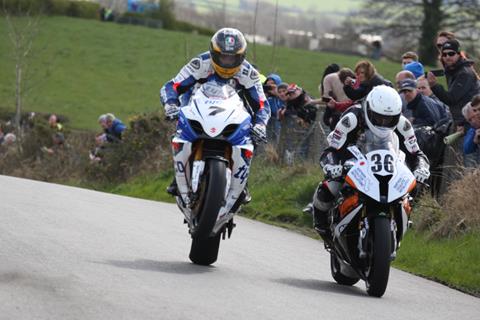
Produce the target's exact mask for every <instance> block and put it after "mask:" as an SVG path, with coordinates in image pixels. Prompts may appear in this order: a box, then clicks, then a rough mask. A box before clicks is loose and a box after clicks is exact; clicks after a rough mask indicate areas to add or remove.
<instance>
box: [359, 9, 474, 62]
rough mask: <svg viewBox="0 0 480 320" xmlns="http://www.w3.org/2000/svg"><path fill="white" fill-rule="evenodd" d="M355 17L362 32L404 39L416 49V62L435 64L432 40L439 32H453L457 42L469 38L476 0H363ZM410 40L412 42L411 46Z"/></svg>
mask: <svg viewBox="0 0 480 320" xmlns="http://www.w3.org/2000/svg"><path fill="white" fill-rule="evenodd" d="M364 8H365V9H363V10H361V11H359V12H358V13H357V15H356V18H355V20H356V23H357V26H358V27H359V29H360V30H362V31H363V32H377V33H378V32H383V33H384V34H385V35H386V36H390V37H393V38H396V39H399V38H402V37H403V38H405V39H407V41H409V43H410V44H413V45H415V46H416V47H417V48H418V53H419V56H420V60H421V61H422V62H423V63H425V64H430V65H433V64H435V61H436V58H437V51H436V48H435V37H436V35H437V33H438V32H439V31H441V30H448V31H452V32H455V33H456V34H457V35H458V37H459V38H460V39H465V40H475V39H471V36H469V34H471V32H469V31H472V30H475V29H476V28H478V21H480V10H479V1H478V0H367V1H365V4H364ZM412 40H413V43H412Z"/></svg>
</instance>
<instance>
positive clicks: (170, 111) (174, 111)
mask: <svg viewBox="0 0 480 320" xmlns="http://www.w3.org/2000/svg"><path fill="white" fill-rule="evenodd" d="M179 112H180V108H179V107H178V106H177V105H176V104H173V103H167V104H165V117H167V119H170V120H173V119H175V118H176V117H177V116H178V113H179Z"/></svg>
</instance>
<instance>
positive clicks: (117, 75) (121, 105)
mask: <svg viewBox="0 0 480 320" xmlns="http://www.w3.org/2000/svg"><path fill="white" fill-rule="evenodd" d="M209 40H210V39H209V38H208V37H205V36H199V35H193V34H189V33H181V32H173V31H165V30H161V29H150V28H145V27H138V26H130V25H120V24H116V23H102V22H100V21H95V20H83V19H75V18H68V17H50V18H43V19H42V20H41V22H40V27H39V34H38V36H37V37H36V38H35V42H34V46H33V49H32V60H31V61H30V62H29V63H28V66H27V70H26V74H25V80H26V85H27V87H29V88H30V89H29V90H28V92H27V93H26V95H25V96H24V109H25V110H31V111H42V112H46V113H49V112H56V113H60V114H63V115H66V116H67V117H68V118H70V120H71V124H70V125H71V126H72V127H74V128H87V129H96V128H97V123H96V120H97V118H98V115H100V114H102V113H106V112H113V113H115V115H117V116H119V117H120V118H121V119H123V120H126V119H127V118H128V117H130V116H132V115H135V114H138V113H141V112H147V111H153V110H158V109H159V108H160V105H159V98H158V93H159V89H160V87H161V85H163V84H164V83H165V82H166V81H167V80H169V79H171V78H172V77H173V76H175V75H176V74H177V72H178V71H179V69H180V68H181V67H182V66H183V65H184V64H185V63H186V62H187V61H188V60H189V59H190V58H192V57H193V56H195V55H197V54H199V53H201V52H204V51H207V50H208V45H209ZM0 43H2V46H0V74H1V75H2V77H0V107H6V108H10V109H11V110H14V108H13V106H14V101H15V99H14V98H15V88H14V84H15V65H14V62H13V59H12V45H11V43H10V39H9V36H8V32H7V28H6V21H5V19H4V18H0ZM251 49H252V46H251V45H250V50H249V59H250V60H251V58H252V56H251V53H252V52H253V50H251ZM257 57H258V61H256V63H257V65H258V66H259V68H260V69H261V71H262V72H263V73H266V74H268V73H270V72H271V71H276V72H278V73H279V74H280V75H281V76H282V77H283V79H284V80H286V81H288V82H295V83H298V84H300V85H301V86H304V87H305V88H306V89H307V91H308V92H310V93H311V94H313V95H318V89H317V87H318V84H319V82H320V79H321V76H322V73H323V70H324V69H325V67H326V66H327V65H328V64H331V63H333V62H336V63H339V64H341V65H342V66H350V67H353V66H354V65H355V63H356V62H357V61H358V60H359V59H360V57H354V56H345V55H335V54H327V53H318V52H309V51H304V50H295V49H289V48H277V51H276V54H275V60H274V61H271V57H272V47H266V46H257ZM375 64H376V66H377V68H378V70H379V72H380V73H382V74H383V75H384V76H386V77H388V78H389V79H393V77H394V75H395V73H396V72H397V71H398V70H399V68H400V65H399V64H397V63H391V62H383V61H382V62H378V63H375Z"/></svg>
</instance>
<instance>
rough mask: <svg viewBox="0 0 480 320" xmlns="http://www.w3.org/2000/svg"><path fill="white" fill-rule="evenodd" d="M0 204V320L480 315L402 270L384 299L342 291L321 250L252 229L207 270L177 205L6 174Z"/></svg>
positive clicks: (474, 304) (456, 295) (251, 224)
mask: <svg viewBox="0 0 480 320" xmlns="http://www.w3.org/2000/svg"><path fill="white" fill-rule="evenodd" d="M0 195H1V199H2V201H1V202H0V319H209V320H211V319H275V320H278V319H369V320H372V319H402V320H405V319H455V320H459V319H468V320H472V319H479V318H480V299H478V298H475V297H472V296H469V295H466V294H463V293H461V292H458V291H456V290H452V289H449V288H447V287H445V286H443V285H440V284H437V283H435V282H432V281H428V280H425V279H422V278H419V277H415V276H412V275H410V274H407V273H405V272H401V271H398V270H392V272H391V274H390V281H389V284H388V288H387V291H386V293H385V295H384V297H383V298H381V299H378V298H371V297H368V296H367V294H366V292H365V287H364V283H363V282H359V283H358V284H357V285H356V286H353V287H343V286H339V285H337V284H336V283H334V281H333V279H332V278H331V276H330V267H329V257H328V255H327V253H326V252H325V251H324V250H323V248H322V245H321V243H319V242H318V241H316V240H313V239H310V238H307V237H305V236H302V235H299V234H296V233H293V232H289V231H286V230H283V229H280V228H276V227H272V226H269V225H265V224H262V223H259V222H256V221H251V220H248V219H242V218H238V219H237V220H236V222H237V228H236V229H235V230H234V233H233V236H232V238H231V239H229V240H226V241H222V242H221V247H220V254H219V259H218V261H217V263H215V264H214V265H213V266H210V267H202V266H196V265H193V264H192V263H190V261H189V260H188V252H189V248H190V240H189V236H188V234H187V229H186V227H185V226H184V225H183V224H182V221H183V219H182V216H181V214H180V212H179V211H178V210H177V208H176V207H175V206H174V205H171V204H165V203H159V202H153V201H145V200H139V199H134V198H129V197H121V196H115V195H111V194H106V193H100V192H94V191H89V190H84V189H78V188H71V187H65V186H60V185H55V184H47V183H41V182H35V181H30V180H23V179H17V178H11V177H5V176H0ZM254 201H255V199H254Z"/></svg>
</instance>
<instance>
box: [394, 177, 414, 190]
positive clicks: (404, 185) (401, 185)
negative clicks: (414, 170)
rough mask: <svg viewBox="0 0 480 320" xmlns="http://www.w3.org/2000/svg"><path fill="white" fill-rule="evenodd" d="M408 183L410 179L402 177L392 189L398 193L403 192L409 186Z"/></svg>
mask: <svg viewBox="0 0 480 320" xmlns="http://www.w3.org/2000/svg"><path fill="white" fill-rule="evenodd" d="M409 181H410V179H409V178H408V177H406V176H403V177H401V178H400V179H398V180H397V181H396V182H395V184H394V185H393V188H394V189H395V190H397V191H398V192H402V191H403V190H405V188H407V187H408V186H409V185H410V184H409Z"/></svg>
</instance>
